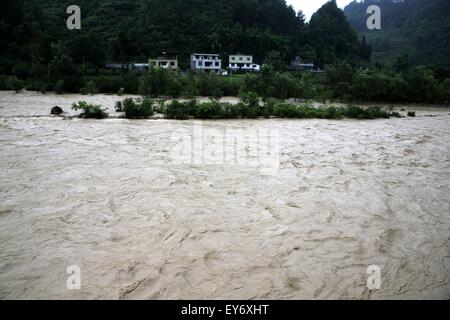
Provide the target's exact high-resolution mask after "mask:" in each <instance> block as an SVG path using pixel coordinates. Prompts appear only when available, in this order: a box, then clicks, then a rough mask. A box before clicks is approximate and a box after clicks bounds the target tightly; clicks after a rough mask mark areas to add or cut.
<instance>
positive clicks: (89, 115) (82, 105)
mask: <svg viewBox="0 0 450 320" xmlns="http://www.w3.org/2000/svg"><path fill="white" fill-rule="evenodd" d="M72 109H73V110H75V111H78V110H82V111H83V112H82V113H81V114H80V118H84V119H105V118H107V117H108V114H107V113H106V112H105V110H103V109H102V108H101V106H99V105H93V104H89V103H87V102H86V101H80V102H78V104H76V103H74V104H73V105H72Z"/></svg>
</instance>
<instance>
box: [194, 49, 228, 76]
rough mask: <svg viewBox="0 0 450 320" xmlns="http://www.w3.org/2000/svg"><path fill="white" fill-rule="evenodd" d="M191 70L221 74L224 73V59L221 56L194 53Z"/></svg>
mask: <svg viewBox="0 0 450 320" xmlns="http://www.w3.org/2000/svg"><path fill="white" fill-rule="evenodd" d="M191 69H192V70H196V71H206V72H215V73H220V72H221V71H222V59H220V55H219V54H201V53H194V54H192V55H191Z"/></svg>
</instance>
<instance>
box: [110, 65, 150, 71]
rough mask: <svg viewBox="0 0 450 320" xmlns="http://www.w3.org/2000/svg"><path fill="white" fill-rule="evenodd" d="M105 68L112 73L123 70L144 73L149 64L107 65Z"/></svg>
mask: <svg viewBox="0 0 450 320" xmlns="http://www.w3.org/2000/svg"><path fill="white" fill-rule="evenodd" d="M105 68H106V69H108V70H112V71H113V72H116V71H123V70H134V71H136V72H144V71H146V70H148V68H149V64H148V63H128V64H122V63H108V64H106V65H105Z"/></svg>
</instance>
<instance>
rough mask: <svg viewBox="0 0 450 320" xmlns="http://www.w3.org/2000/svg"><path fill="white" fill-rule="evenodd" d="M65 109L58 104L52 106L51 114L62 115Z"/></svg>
mask: <svg viewBox="0 0 450 320" xmlns="http://www.w3.org/2000/svg"><path fill="white" fill-rule="evenodd" d="M63 113H64V111H63V109H61V108H60V107H58V106H56V107H53V108H52V112H51V114H53V115H55V116H60V115H61V114H63Z"/></svg>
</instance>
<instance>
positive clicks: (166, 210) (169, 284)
mask: <svg viewBox="0 0 450 320" xmlns="http://www.w3.org/2000/svg"><path fill="white" fill-rule="evenodd" d="M119 99H121V98H120V97H117V96H105V95H97V96H92V97H90V96H77V95H67V96H65V95H62V96H56V95H50V94H49V95H40V94H36V93H22V94H14V93H11V92H1V93H0V163H1V174H0V298H2V299H27V298H33V299H35V298H36V299H204V298H210V299H396V298H400V299H405V298H420V299H428V298H438V299H449V298H450V162H449V161H450V153H449V151H450V111H449V110H448V109H433V110H432V109H416V110H418V111H417V117H416V118H401V119H388V120H387V119H383V120H373V121H356V120H336V121H330V120H279V119H267V120H233V121H203V122H201V123H200V125H201V127H202V128H203V129H213V130H218V131H219V132H220V131H221V130H222V131H223V130H228V129H230V128H231V129H232V130H240V129H241V130H256V131H255V132H259V131H264V130H276V131H277V132H278V138H277V141H274V143H277V144H278V146H279V154H278V155H277V156H278V158H277V159H278V164H279V167H278V171H277V172H276V173H275V174H270V175H267V174H263V173H262V172H261V170H259V169H258V168H257V167H255V166H250V165H239V164H236V165H233V164H232V163H219V164H217V163H213V162H208V161H206V162H204V163H200V164H199V163H196V162H192V163H189V162H182V161H177V160H179V159H174V157H176V153H174V152H173V147H174V143H175V142H174V139H173V136H174V133H176V132H184V133H186V134H187V135H189V132H193V131H192V128H193V127H194V123H193V122H192V121H186V122H182V121H167V120H139V121H130V120H125V119H114V118H113V119H109V120H79V119H74V120H67V121H66V120H63V119H62V118H52V117H50V116H48V114H49V112H50V109H51V107H53V106H55V105H59V106H61V107H62V108H63V109H64V110H65V111H70V105H71V104H72V103H73V102H77V101H78V100H87V101H88V102H95V103H98V104H102V105H103V106H105V107H106V106H108V107H112V106H113V105H114V102H115V101H118V100H119ZM407 110H409V109H408V107H407ZM110 112H111V113H112V114H114V112H113V111H111V110H110ZM196 123H197V126H198V125H199V124H198V122H196ZM214 141H215V142H214ZM214 141H213V142H212V143H213V146H214V143H217V146H216V147H217V150H221V143H222V142H223V141H221V140H220V139H218V140H214ZM69 266H78V267H79V271H80V274H79V275H80V280H81V286H80V289H79V290H69V288H68V286H67V282H68V279H69V277H71V274H68V273H67V268H68V267H69ZM369 266H377V267H378V268H379V270H380V271H381V274H380V281H381V283H380V288H379V289H376V288H375V289H374V288H371V289H372V290H370V289H369V287H370V286H368V284H369V282H370V281H369V280H368V279H369V278H370V277H371V276H373V275H372V274H371V273H368V272H367V271H368V267H369ZM72 289H73V288H72Z"/></svg>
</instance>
